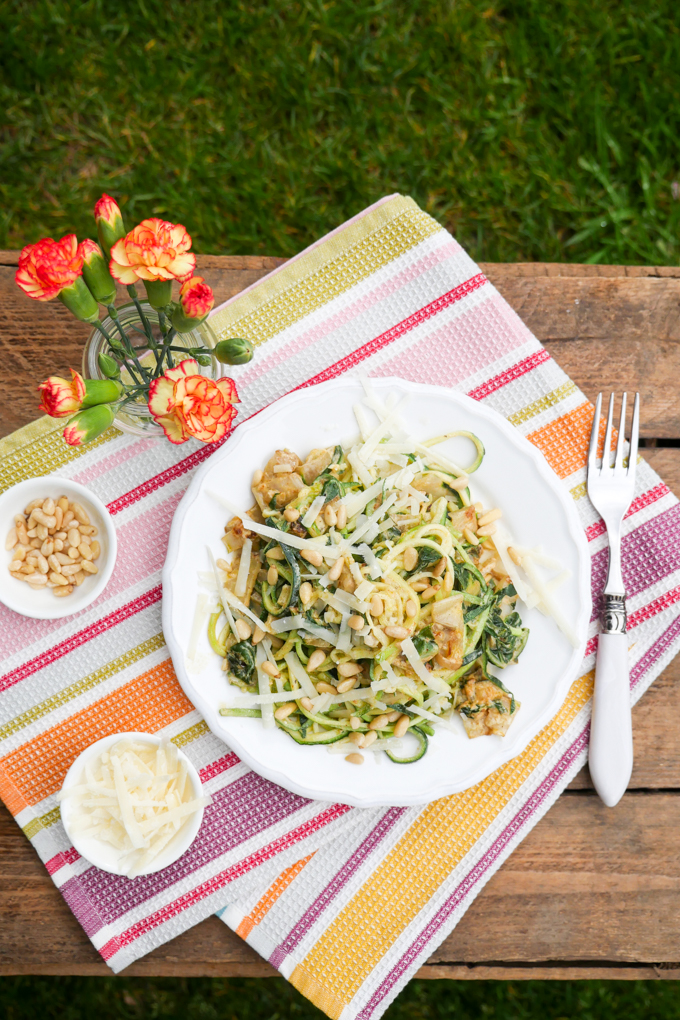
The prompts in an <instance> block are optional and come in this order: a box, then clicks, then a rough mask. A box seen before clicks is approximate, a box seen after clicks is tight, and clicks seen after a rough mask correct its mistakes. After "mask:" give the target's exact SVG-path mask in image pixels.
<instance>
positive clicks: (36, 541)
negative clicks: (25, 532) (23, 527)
mask: <svg viewBox="0 0 680 1020" xmlns="http://www.w3.org/2000/svg"><path fill="white" fill-rule="evenodd" d="M43 542H44V539H41V538H32V539H31V548H32V549H39V548H40V546H41V545H42V544H43Z"/></svg>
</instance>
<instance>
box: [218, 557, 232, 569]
mask: <svg viewBox="0 0 680 1020" xmlns="http://www.w3.org/2000/svg"><path fill="white" fill-rule="evenodd" d="M215 562H216V564H217V566H218V567H219V568H220V570H229V564H228V563H227V561H226V560H223V559H219V560H216V561H215Z"/></svg>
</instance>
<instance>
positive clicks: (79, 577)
mask: <svg viewBox="0 0 680 1020" xmlns="http://www.w3.org/2000/svg"><path fill="white" fill-rule="evenodd" d="M73 580H74V581H75V583H76V584H78V585H80V584H82V583H83V581H84V580H85V573H84V571H82V570H81V571H80V573H79V574H74V577H73Z"/></svg>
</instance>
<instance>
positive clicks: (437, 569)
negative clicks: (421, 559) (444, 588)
mask: <svg viewBox="0 0 680 1020" xmlns="http://www.w3.org/2000/svg"><path fill="white" fill-rule="evenodd" d="M446 564H447V559H446V556H442V558H441V559H440V560H439V563H436V564H435V566H434V569H433V571H432V573H433V574H434V576H435V577H441V576H442V574H443V573H444V571H445V570H446Z"/></svg>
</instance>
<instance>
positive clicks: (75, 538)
mask: <svg viewBox="0 0 680 1020" xmlns="http://www.w3.org/2000/svg"><path fill="white" fill-rule="evenodd" d="M66 537H67V539H68V544H69V545H72V546H73V547H74V548H75V549H77V548H78V546H79V545H80V532H79V531H78V529H77V528H71V530H70V531H69V533H68V535H67V536H66Z"/></svg>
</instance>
